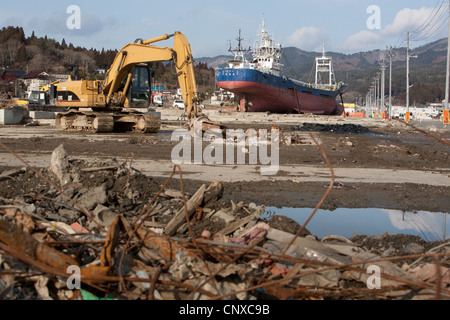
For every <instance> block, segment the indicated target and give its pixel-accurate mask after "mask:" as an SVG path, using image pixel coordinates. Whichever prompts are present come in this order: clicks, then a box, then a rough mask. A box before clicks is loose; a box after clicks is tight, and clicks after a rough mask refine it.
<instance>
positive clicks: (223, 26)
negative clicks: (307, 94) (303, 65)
mask: <svg viewBox="0 0 450 320" xmlns="http://www.w3.org/2000/svg"><path fill="white" fill-rule="evenodd" d="M74 8H75V9H74ZM448 12H449V10H448V2H447V1H445V0H428V1H425V0H422V1H419V0H408V1H406V0H370V1H367V0H314V1H306V0H277V1H268V0H209V1H207V0H191V1H186V0H165V1H162V0H160V1H154V0H147V1H143V0H126V1H114V0H110V1H93V0H90V1H85V0H71V1H63V0H60V1H7V2H4V3H2V6H1V8H0V27H1V28H3V27H6V26H20V27H23V28H24V30H25V34H26V36H29V35H31V33H32V31H34V32H35V34H36V36H38V37H41V36H45V35H47V36H48V37H49V38H52V39H55V40H57V41H62V39H63V38H64V39H65V41H66V43H70V42H71V43H73V44H74V45H75V46H81V47H85V48H88V49H89V48H96V49H99V50H100V49H102V48H104V49H118V50H120V49H121V48H122V47H123V46H125V45H126V44H128V43H131V42H134V41H135V40H136V39H138V38H142V39H150V38H154V37H157V36H160V35H164V34H171V33H173V32H174V31H180V32H182V33H183V34H185V35H186V37H187V39H188V41H189V43H190V44H191V49H192V52H193V55H194V58H195V57H198V58H201V57H215V56H218V55H223V54H229V52H228V49H229V46H230V43H231V45H232V46H233V47H235V46H236V44H237V41H236V38H237V37H238V34H239V30H241V35H242V37H243V38H244V40H243V44H244V46H246V47H253V46H254V45H255V43H256V42H257V40H258V37H257V35H258V33H259V30H260V26H261V23H262V19H263V17H264V21H265V26H266V29H267V31H268V32H269V33H270V34H271V35H272V37H273V39H274V40H275V42H277V43H280V44H281V45H282V46H283V47H290V46H294V47H297V48H300V49H302V50H305V51H316V52H321V51H322V46H323V44H324V43H325V45H326V50H327V51H334V52H341V53H346V54H350V53H355V52H364V51H370V50H373V49H381V50H385V49H386V48H387V47H388V46H393V47H405V46H406V32H408V31H409V32H413V31H415V32H414V33H412V35H411V47H412V48H414V47H417V46H420V45H422V44H425V43H428V42H431V41H434V40H438V39H441V38H446V37H447V36H448V15H449V14H448ZM172 44H173V42H171V40H167V41H163V42H160V43H158V44H157V45H158V46H169V47H170V46H171V45H172Z"/></svg>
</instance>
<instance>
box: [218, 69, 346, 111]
mask: <svg viewBox="0 0 450 320" xmlns="http://www.w3.org/2000/svg"><path fill="white" fill-rule="evenodd" d="M216 83H217V86H218V87H219V88H222V89H224V90H227V91H230V92H232V93H234V94H236V95H238V96H239V99H240V110H241V111H247V112H273V113H313V114H323V115H336V114H337V115H341V114H342V113H343V111H344V107H343V106H342V105H341V104H339V103H338V102H337V101H336V98H337V96H338V95H339V94H341V93H342V92H343V90H344V89H345V87H346V85H341V86H340V87H339V88H338V89H337V90H333V91H332V90H323V89H317V88H312V87H309V86H306V85H303V84H299V83H296V82H294V81H292V80H291V79H289V78H286V77H283V76H276V75H272V74H267V73H263V72H261V71H258V70H254V69H233V68H225V69H217V70H216Z"/></svg>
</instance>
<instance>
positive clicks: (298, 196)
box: [0, 123, 450, 266]
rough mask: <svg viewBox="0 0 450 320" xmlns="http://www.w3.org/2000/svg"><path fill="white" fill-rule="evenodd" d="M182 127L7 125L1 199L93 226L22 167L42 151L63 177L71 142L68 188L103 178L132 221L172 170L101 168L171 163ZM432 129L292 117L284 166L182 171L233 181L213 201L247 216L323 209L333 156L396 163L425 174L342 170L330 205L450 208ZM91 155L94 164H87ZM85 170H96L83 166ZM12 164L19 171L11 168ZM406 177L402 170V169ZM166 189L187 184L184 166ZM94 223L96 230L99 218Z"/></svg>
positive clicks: (397, 252)
mask: <svg viewBox="0 0 450 320" xmlns="http://www.w3.org/2000/svg"><path fill="white" fill-rule="evenodd" d="M419 125H420V124H419ZM252 127H255V126H254V125H253V126H252ZM261 127H262V126H261ZM266 127H267V126H266ZM175 128H176V127H174V126H173V124H169V123H166V124H164V125H163V128H162V130H161V132H160V133H158V134H146V135H139V134H108V135H96V134H85V133H84V134H80V133H60V132H58V131H56V130H55V129H54V127H52V126H36V127H25V126H9V127H0V142H1V145H0V146H1V148H0V201H1V202H3V201H6V200H7V199H15V201H19V200H20V201H28V200H30V201H34V202H36V201H38V202H39V204H37V205H36V206H37V207H38V209H37V211H36V215H39V217H40V218H43V219H46V220H50V221H51V220H55V219H56V220H58V221H62V222H65V223H68V224H71V223H72V222H74V221H78V222H80V223H81V224H82V225H86V223H88V221H87V220H86V219H85V217H83V216H82V215H81V214H80V213H79V212H78V213H77V212H74V211H73V210H68V211H67V210H65V211H64V210H63V211H61V210H59V211H58V210H56V209H55V206H56V205H55V204H54V198H53V197H57V194H56V193H57V192H56V190H54V189H53V188H52V187H50V186H49V184H48V183H46V182H45V181H44V180H43V179H42V178H40V177H38V176H37V175H36V174H35V173H34V172H33V171H31V170H29V169H28V170H26V169H24V170H20V171H19V169H20V168H24V163H21V161H20V159H23V160H25V161H26V162H30V163H31V162H33V160H35V159H38V158H39V159H40V160H39V161H36V162H34V163H35V165H36V166H35V168H36V170H38V172H40V173H41V174H43V175H44V176H46V177H48V178H49V179H50V180H51V181H53V183H54V184H56V185H57V184H58V180H57V179H56V178H55V176H54V175H52V174H51V172H50V171H49V168H48V166H49V164H50V158H51V155H52V153H53V151H54V150H55V148H57V147H58V146H60V145H61V144H63V145H64V148H65V150H66V152H67V155H68V158H69V161H70V163H71V167H73V168H76V170H75V171H74V173H75V172H76V176H77V178H76V181H75V180H74V182H73V185H69V186H66V187H65V189H64V190H65V191H66V192H69V190H72V192H73V193H76V192H77V191H76V190H79V192H80V194H84V193H82V191H83V190H84V191H83V192H85V194H89V193H90V192H93V191H94V190H95V189H96V188H98V186H101V185H103V186H105V188H106V190H108V193H107V202H108V203H110V204H111V206H110V209H111V208H114V209H113V210H114V213H120V214H122V215H124V217H125V218H130V219H132V218H134V217H136V216H137V215H138V213H139V212H141V211H142V210H143V207H144V205H145V204H146V203H148V202H149V200H150V199H152V198H153V197H154V195H155V194H156V193H157V192H158V191H159V190H161V187H162V186H163V184H164V183H165V182H166V181H167V179H168V178H169V176H170V173H164V174H156V173H155V174H153V175H152V174H149V172H151V168H150V169H148V168H147V172H145V174H132V175H128V174H122V175H121V176H120V177H117V176H116V175H115V174H114V173H113V172H112V171H108V170H106V171H105V170H95V168H102V167H105V166H106V167H108V166H109V165H111V161H113V160H111V159H116V162H115V163H123V162H125V161H127V162H128V163H130V164H131V166H133V167H134V165H136V166H137V165H138V163H141V164H142V162H146V161H147V162H149V163H150V165H149V166H152V164H159V163H161V162H162V163H166V162H167V163H169V164H170V163H171V162H172V161H171V153H172V150H173V148H174V146H176V145H177V142H176V141H171V139H170V137H171V133H172V131H173V130H174V129H175ZM422 128H424V129H426V132H425V133H424V132H419V131H415V130H414V129H412V128H410V127H406V126H403V125H398V124H397V123H396V124H395V125H386V126H382V127H380V126H374V127H362V126H357V125H351V124H347V125H319V124H303V125H294V126H292V125H286V126H282V127H281V131H282V133H283V135H285V136H283V138H282V139H281V142H280V152H279V159H280V170H279V171H278V173H277V174H276V175H275V176H265V177H260V176H258V175H253V176H254V177H258V179H257V180H254V181H251V180H250V181H249V180H248V179H247V180H246V181H240V178H242V180H244V178H248V177H252V175H251V174H248V173H246V172H245V170H244V171H237V170H238V169H239V166H238V165H236V166H231V169H230V168H227V169H224V167H222V166H217V167H215V168H216V169H217V170H216V171H213V172H212V174H211V173H210V174H209V175H207V176H204V177H203V180H200V179H199V180H196V179H191V178H190V177H195V175H190V173H189V171H195V170H194V169H192V167H188V166H184V165H181V168H182V170H183V169H184V168H186V167H187V168H188V169H186V171H183V179H182V182H183V184H182V186H183V189H184V191H185V193H186V194H187V196H188V197H190V196H192V195H193V194H194V193H195V192H196V191H197V190H198V189H199V187H200V186H201V185H202V184H205V183H207V182H206V181H205V180H204V179H206V178H207V179H210V180H209V183H210V182H212V181H213V180H221V181H222V184H223V187H224V188H223V194H222V195H221V197H220V198H219V199H218V200H217V201H216V202H215V203H213V204H210V205H209V210H216V211H220V210H221V209H222V208H231V209H232V210H233V207H234V208H235V209H236V208H237V209H236V212H240V213H239V214H238V218H243V217H244V216H245V212H244V211H245V210H242V208H243V207H244V206H245V207H246V208H251V207H253V208H256V207H257V206H265V207H302V208H304V207H306V208H314V207H316V205H317V204H318V203H319V201H320V200H321V199H322V197H323V196H324V194H325V192H326V191H327V190H328V188H329V186H330V181H331V180H330V178H331V171H330V168H329V167H328V165H327V161H328V162H329V164H330V165H331V167H332V169H333V170H335V171H336V172H338V171H339V169H343V168H345V169H350V171H352V170H354V171H355V172H362V171H358V170H361V169H363V170H367V171H368V172H374V174H377V172H381V171H373V170H375V169H377V170H381V169H383V170H386V171H383V172H390V173H391V174H392V175H394V174H395V173H396V172H403V171H404V172H411V174H413V175H417V179H416V180H415V181H414V179H413V180H412V181H413V182H408V183H405V182H404V181H406V180H401V179H399V181H397V182H396V183H392V182H390V183H380V182H377V183H374V182H373V181H380V180H381V181H382V180H383V179H384V178H385V179H386V181H388V180H389V179H388V178H390V177H388V176H386V177H381V178H380V177H373V178H374V179H372V177H366V178H364V179H360V180H358V179H357V178H358V176H357V174H356V176H355V175H354V176H351V175H348V177H351V178H352V179H353V180H348V181H345V182H342V181H341V180H340V179H339V178H340V176H336V178H335V180H334V185H333V188H331V192H330V193H329V194H328V196H327V197H326V198H325V200H324V202H323V204H322V205H321V206H320V208H321V209H329V210H333V209H336V208H386V209H398V210H405V211H415V210H417V211H419V210H424V211H432V212H449V211H448V210H449V204H450V200H449V194H450V183H448V178H449V177H450V166H449V164H450V160H449V156H450V146H449V145H448V141H449V140H448V139H449V138H450V130H448V128H442V129H439V128H438V129H435V128H434V127H433V126H432V127H427V128H425V127H423V126H422ZM430 128H431V129H432V130H430ZM309 134H312V135H313V137H314V138H315V139H316V140H318V141H319V142H320V148H319V147H318V146H316V145H314V144H313V143H312V144H311V139H310V136H309ZM286 136H288V137H290V138H291V142H290V143H287V142H286V141H287V140H285V139H284V137H286ZM204 146H205V147H206V146H208V144H205V145H204ZM7 149H9V150H10V151H12V152H13V153H14V155H13V154H11V152H9V151H8V150H7ZM321 149H322V150H323V153H322V152H321ZM324 155H325V157H326V160H325V158H324ZM19 158H20V159H19ZM86 161H89V162H90V163H89V164H86ZM152 161H153V162H152ZM172 166H173V164H172ZM297 167H300V168H305V169H306V168H309V167H318V168H324V169H325V171H323V172H320V173H319V174H318V175H315V176H314V177H311V179H310V180H308V181H307V182H306V181H304V180H301V177H300V176H296V175H295V174H293V173H292V172H291V171H290V170H289V168H297ZM84 168H87V169H94V170H87V171H83V170H84ZM207 168H208V166H204V167H201V166H200V167H197V169H196V170H200V171H201V169H203V170H205V171H206V169H207ZM223 170H226V171H225V172H224V171H223ZM233 170H236V172H237V173H236V174H234V176H233V177H230V176H231V175H233ZM248 170H249V171H252V170H253V171H254V170H255V167H254V166H253V167H252V166H249V167H248ZM389 170H390V171H389ZM8 172H10V173H11V172H13V174H9V175H7V176H5V174H6V173H8ZM305 172H307V171H305ZM424 172H431V174H432V175H435V176H436V181H430V180H427V181H421V180H420V179H421V178H420V177H421V176H420V174H421V173H424ZM253 174H254V173H253ZM74 177H75V174H72V178H74ZM205 177H206V178H205ZM399 177H402V176H401V175H399ZM231 178H232V179H231ZM303 178H304V177H303ZM375 178H377V179H375ZM389 181H392V179H391V180H389ZM209 183H207V185H209ZM166 189H171V190H180V189H181V185H180V179H179V175H178V172H176V174H175V175H174V177H173V179H172V180H171V181H170V182H169V183H168V185H167V187H166ZM124 190H131V191H130V192H131V193H130V192H129V193H130V194H127V195H126V196H125V195H124V194H123V192H124ZM82 197H83V196H81V197H80V198H82ZM80 198H79V199H80ZM27 199H28V200H27ZM85 200H86V199H85ZM125 200H127V201H125ZM161 201H162V203H163V204H164V206H166V205H170V204H171V203H172V202H171V201H172V200H170V198H169V199H165V200H164V199H162V200H161ZM6 202H7V201H6ZM252 203H253V204H252ZM112 204H114V205H112ZM178 204H179V203H178ZM239 208H241V209H239ZM91 209H92V208H91ZM89 210H90V209H89ZM233 211H234V210H233ZM51 212H58V213H53V214H52V213H51ZM63 213H64V214H63ZM241 213H242V214H243V215H242V216H241V215H240V214H241ZM169 221H170V216H164V215H157V216H155V217H154V219H153V220H152V221H151V224H152V225H153V224H156V225H160V226H166V225H167V224H168V223H169ZM266 221H267V222H268V224H269V225H270V226H271V227H273V228H275V229H278V230H283V231H285V232H288V233H292V234H296V233H297V232H298V231H299V230H300V228H301V226H300V225H299V224H298V223H297V222H295V221H293V220H291V219H289V218H287V217H283V216H279V215H278V216H271V217H270V218H267V220H266ZM86 226H87V227H88V228H92V225H89V224H87V225H86ZM225 226H226V224H225V222H223V221H222V222H221V223H219V222H217V221H211V220H207V219H202V218H200V220H199V221H194V222H193V223H192V232H193V233H194V236H195V237H200V235H201V234H202V232H203V231H204V230H208V231H210V232H211V233H212V234H214V233H216V232H219V231H220V230H221V229H223V228H224V227H225ZM306 229H307V228H306ZM180 230H181V229H180ZM180 230H178V231H177V234H176V235H177V236H179V237H182V236H188V235H187V231H186V230H185V229H182V231H180ZM307 234H310V232H309V231H308V230H304V232H303V233H302V236H305V235H307ZM312 236H314V235H312ZM322 240H323V239H322ZM349 240H350V241H352V242H353V243H354V244H356V245H358V246H360V247H361V248H363V249H364V250H367V251H371V252H372V253H375V254H377V255H380V256H381V257H396V256H406V255H414V254H422V253H425V252H428V251H429V250H431V249H433V248H436V246H439V245H441V244H442V242H426V241H424V240H423V239H422V238H420V237H419V236H413V235H389V234H381V235H377V236H366V235H357V234H355V235H354V236H353V237H352V238H351V239H349ZM414 260H416V258H407V257H405V260H397V261H395V263H397V265H398V266H402V265H403V264H404V263H412V262H413V261H414ZM445 261H446V260H445ZM445 261H444V260H442V261H441V263H442V265H444V266H447V265H448V262H445Z"/></svg>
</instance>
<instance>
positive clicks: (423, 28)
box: [411, 0, 445, 33]
mask: <svg viewBox="0 0 450 320" xmlns="http://www.w3.org/2000/svg"><path fill="white" fill-rule="evenodd" d="M439 1H441V4H440V6H439V9H437V10H436V8H437V7H438V4H439ZM439 1H438V2H437V3H436V5H435V6H434V9H433V11H432V12H431V13H430V15H429V16H428V18H427V19H425V21H424V22H423V23H422V24H421V25H420V26H419V27H418V28H417V29H416V30H413V31H411V32H412V33H420V32H422V31H423V30H425V29H426V28H427V27H428V25H429V24H430V23H431V21H432V20H433V19H434V17H435V16H436V15H437V13H438V12H439V10H441V8H442V5H443V4H444V2H445V0H439ZM435 10H436V12H435V13H434V15H433V12H434V11H435ZM430 17H432V18H431V19H430ZM428 19H430V22H428V24H427V25H426V26H425V27H424V25H425V24H426V23H427V21H428ZM420 29H422V30H421V31H419V30H420Z"/></svg>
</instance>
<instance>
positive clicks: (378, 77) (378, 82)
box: [377, 72, 381, 115]
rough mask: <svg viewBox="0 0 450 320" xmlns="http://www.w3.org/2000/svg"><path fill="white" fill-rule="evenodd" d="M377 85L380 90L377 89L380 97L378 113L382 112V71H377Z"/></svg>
mask: <svg viewBox="0 0 450 320" xmlns="http://www.w3.org/2000/svg"><path fill="white" fill-rule="evenodd" d="M377 86H378V91H377V95H378V99H377V114H378V115H379V114H380V110H381V77H380V73H379V72H378V73H377Z"/></svg>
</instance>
